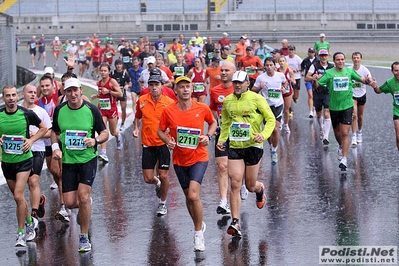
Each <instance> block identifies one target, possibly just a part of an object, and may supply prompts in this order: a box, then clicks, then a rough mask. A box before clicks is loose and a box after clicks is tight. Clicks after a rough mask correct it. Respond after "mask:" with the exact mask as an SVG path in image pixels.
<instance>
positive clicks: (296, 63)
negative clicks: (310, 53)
mask: <svg viewBox="0 0 399 266" xmlns="http://www.w3.org/2000/svg"><path fill="white" fill-rule="evenodd" d="M285 59H286V60H287V63H288V66H289V67H290V68H291V70H292V71H293V72H294V77H295V79H300V78H301V63H302V58H300V57H299V56H297V55H295V56H294V57H293V58H290V57H289V56H288V55H286V56H285Z"/></svg>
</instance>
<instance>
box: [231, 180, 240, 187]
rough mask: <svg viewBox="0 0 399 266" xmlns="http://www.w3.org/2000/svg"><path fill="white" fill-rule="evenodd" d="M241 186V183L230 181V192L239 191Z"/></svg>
mask: <svg viewBox="0 0 399 266" xmlns="http://www.w3.org/2000/svg"><path fill="white" fill-rule="evenodd" d="M241 185H242V181H241V180H240V181H239V180H237V179H231V190H237V189H240V188H241Z"/></svg>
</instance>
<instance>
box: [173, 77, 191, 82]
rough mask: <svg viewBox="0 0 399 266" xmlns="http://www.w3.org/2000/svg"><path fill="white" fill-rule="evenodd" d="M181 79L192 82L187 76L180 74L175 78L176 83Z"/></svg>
mask: <svg viewBox="0 0 399 266" xmlns="http://www.w3.org/2000/svg"><path fill="white" fill-rule="evenodd" d="M180 81H187V82H190V83H191V79H190V78H188V77H186V76H180V77H178V78H177V79H176V80H175V84H177V83H179V82H180Z"/></svg>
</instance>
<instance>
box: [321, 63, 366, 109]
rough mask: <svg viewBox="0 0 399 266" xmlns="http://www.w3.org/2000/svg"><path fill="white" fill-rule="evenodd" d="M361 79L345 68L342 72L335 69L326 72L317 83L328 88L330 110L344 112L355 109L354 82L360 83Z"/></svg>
mask: <svg viewBox="0 0 399 266" xmlns="http://www.w3.org/2000/svg"><path fill="white" fill-rule="evenodd" d="M361 78H362V77H361V76H360V75H359V74H357V73H356V71H354V70H353V69H352V68H347V67H344V68H343V69H342V71H337V70H336V69H335V68H331V69H328V70H326V73H325V74H324V75H323V76H322V77H321V78H320V79H319V80H318V81H317V82H318V83H319V85H320V86H325V85H326V86H327V89H328V92H329V94H330V110H332V111H343V110H346V109H348V108H351V107H353V98H352V97H353V91H352V80H357V81H359V80H360V79H361Z"/></svg>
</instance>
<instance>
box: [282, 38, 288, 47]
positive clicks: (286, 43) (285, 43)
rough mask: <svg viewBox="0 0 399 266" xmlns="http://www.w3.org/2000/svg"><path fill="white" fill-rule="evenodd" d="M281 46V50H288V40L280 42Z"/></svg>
mask: <svg viewBox="0 0 399 266" xmlns="http://www.w3.org/2000/svg"><path fill="white" fill-rule="evenodd" d="M281 45H282V46H283V48H288V40H287V39H283V40H282V41H281Z"/></svg>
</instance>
